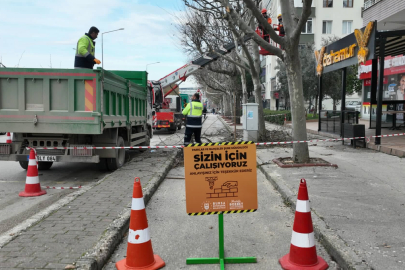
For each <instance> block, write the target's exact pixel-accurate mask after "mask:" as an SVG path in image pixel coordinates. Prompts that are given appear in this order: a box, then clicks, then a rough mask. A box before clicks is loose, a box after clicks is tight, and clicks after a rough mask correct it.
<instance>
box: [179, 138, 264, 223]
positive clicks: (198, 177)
mask: <svg viewBox="0 0 405 270" xmlns="http://www.w3.org/2000/svg"><path fill="white" fill-rule="evenodd" d="M196 145H198V144H196ZM184 168H185V178H186V208H187V213H188V214H189V215H192V216H194V215H212V214H220V213H222V212H223V213H245V212H254V211H256V210H257V205H258V204H257V174H256V145H255V144H253V143H252V142H236V143H215V144H214V143H212V144H211V143H209V144H208V143H207V144H200V145H198V146H195V145H191V146H189V147H185V148H184Z"/></svg>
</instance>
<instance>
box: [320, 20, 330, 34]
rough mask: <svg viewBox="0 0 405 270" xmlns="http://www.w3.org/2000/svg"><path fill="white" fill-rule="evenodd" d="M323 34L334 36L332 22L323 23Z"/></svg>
mask: <svg viewBox="0 0 405 270" xmlns="http://www.w3.org/2000/svg"><path fill="white" fill-rule="evenodd" d="M322 34H332V21H323V22H322Z"/></svg>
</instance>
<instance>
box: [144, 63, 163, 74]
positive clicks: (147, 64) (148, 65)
mask: <svg viewBox="0 0 405 270" xmlns="http://www.w3.org/2000/svg"><path fill="white" fill-rule="evenodd" d="M159 63H160V62H155V63H149V64H146V67H145V69H146V72H148V66H149V65H153V64H159Z"/></svg>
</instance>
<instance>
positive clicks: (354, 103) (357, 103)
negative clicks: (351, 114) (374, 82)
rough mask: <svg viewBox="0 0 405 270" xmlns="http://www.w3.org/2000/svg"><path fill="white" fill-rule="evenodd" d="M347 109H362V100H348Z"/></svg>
mask: <svg viewBox="0 0 405 270" xmlns="http://www.w3.org/2000/svg"><path fill="white" fill-rule="evenodd" d="M346 110H353V111H361V101H348V102H347V103H346Z"/></svg>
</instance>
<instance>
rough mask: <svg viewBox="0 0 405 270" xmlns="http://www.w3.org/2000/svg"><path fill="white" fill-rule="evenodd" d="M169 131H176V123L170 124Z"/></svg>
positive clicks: (172, 132) (171, 132)
mask: <svg viewBox="0 0 405 270" xmlns="http://www.w3.org/2000/svg"><path fill="white" fill-rule="evenodd" d="M169 133H170V134H174V133H176V125H175V123H173V124H170V127H169Z"/></svg>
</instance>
